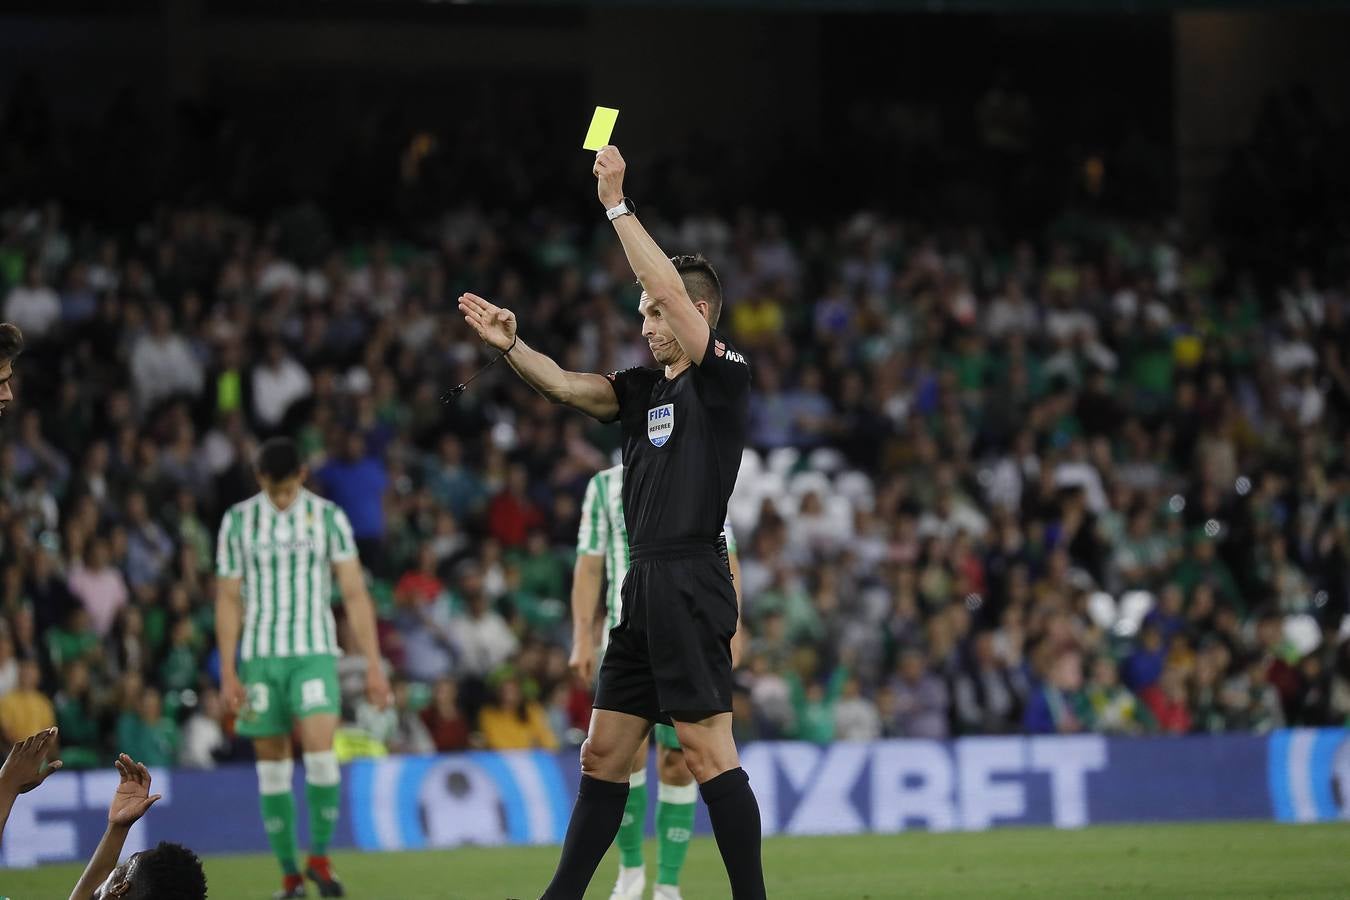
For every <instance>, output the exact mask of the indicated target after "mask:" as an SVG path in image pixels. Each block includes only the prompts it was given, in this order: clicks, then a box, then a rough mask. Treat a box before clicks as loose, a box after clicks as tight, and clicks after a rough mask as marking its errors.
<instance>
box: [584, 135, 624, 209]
mask: <svg viewBox="0 0 1350 900" xmlns="http://www.w3.org/2000/svg"><path fill="white" fill-rule="evenodd" d="M627 169H628V164H627V163H626V162H624V161H623V155H622V154H621V153H619V148H618V147H613V146H610V147H601V148H600V151H599V152H598V153H596V154H595V166H594V168H592V169H591V172H592V173H594V175H595V179H596V185H595V190H596V193H597V194H598V195H599V196H600V203H601V205H602V206H604V207H605V209H611V208H612V207H615V206H618V205H619V204H620V203H622V202H623V173H624V172H625V171H627Z"/></svg>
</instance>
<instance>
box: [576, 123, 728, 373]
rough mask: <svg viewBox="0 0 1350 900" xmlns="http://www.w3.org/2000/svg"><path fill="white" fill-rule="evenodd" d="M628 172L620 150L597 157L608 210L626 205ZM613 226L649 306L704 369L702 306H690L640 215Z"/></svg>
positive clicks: (705, 337) (705, 328) (598, 179)
mask: <svg viewBox="0 0 1350 900" xmlns="http://www.w3.org/2000/svg"><path fill="white" fill-rule="evenodd" d="M626 169H627V164H626V163H625V162H624V161H623V156H622V155H620V153H619V148H618V147H602V148H600V152H599V153H597V154H595V168H594V169H593V171H594V173H595V179H596V192H597V193H598V194H599V195H600V203H601V204H602V205H604V207H605V208H606V209H609V208H612V207H616V206H618V205H619V204H621V203H623V202H624V198H623V174H624V172H625V171H626ZM630 209H631V207H630ZM613 222H614V230H615V231H616V232H617V233H618V235H619V240H620V241H621V242H622V243H623V252H624V253H625V254H627V256H628V265H630V266H632V268H633V274H634V275H636V276H637V280H638V281H639V282H641V283H642V290H643V291H645V292H646V294H647V296H646V298H645V300H644V302H645V304H646V305H648V306H650V307H653V311H654V312H655V311H658V310H659V312H660V315H661V316H662V317H664V318H665V320H666V321H667V322H668V323H670V330H671V332H672V333H673V334H674V335H675V340H676V341H677V342H678V343H679V345H680V349H681V350H683V351H684V352H685V354H686V355H687V356H688V357H689V359H690V360H691V361H692V362H693V363H694V365H696V366H697V365H700V364H701V363H702V362H703V354H704V353H705V352H706V351H707V349H708V331H709V329H708V322H707V319H706V318H705V317H704V313H703V312H702V311H700V310H699V308H698V305H697V304H695V303H692V302H690V299H689V292H688V291H687V290H686V289H685V286H684V279H682V278H681V277H680V273H679V272H678V271H676V269H675V264H674V263H672V262H671V261H670V258H669V257H668V256H666V254H665V253H663V252H662V250H661V248H660V247H658V246H657V245H656V241H654V240H652V236H651V235H650V234H648V233H647V229H645V228H643V227H642V223H641V222H639V221H638V220H637V216H636V215H631V214H630V215H621V216H619V217H617V218H615V219H614V220H613Z"/></svg>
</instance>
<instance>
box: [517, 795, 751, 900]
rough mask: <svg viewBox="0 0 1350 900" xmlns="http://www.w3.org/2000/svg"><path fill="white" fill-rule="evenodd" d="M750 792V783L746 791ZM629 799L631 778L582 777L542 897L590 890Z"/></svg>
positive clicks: (558, 898) (565, 897)
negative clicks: (553, 868)
mask: <svg viewBox="0 0 1350 900" xmlns="http://www.w3.org/2000/svg"><path fill="white" fill-rule="evenodd" d="M736 771H738V772H739V771H740V769H737V770H736ZM727 774H728V775H730V774H731V773H730V772H728V773H727ZM722 777H726V776H722ZM742 777H744V775H742ZM714 780H717V779H714ZM749 792H750V789H749V786H748V785H747V786H746V793H747V794H748V793H749ZM627 801H628V782H627V781H622V782H615V781H600V780H599V779H597V778H592V777H591V776H589V775H582V776H581V786H580V787H579V788H578V789H577V803H576V806H574V807H572V820H571V821H570V822H568V823H567V837H565V838H564V839H563V849H562V858H561V859H559V860H558V868H557V870H556V871H555V872H554V873H553V880H552V881H550V882H549V884H548V888H547V890H545V891H544V896H543V897H542V898H541V900H581V898H582V895H583V894H585V893H586V886H587V885H588V884H590V883H591V877H592V876H593V875H595V869H596V866H598V865H600V860H601V859H602V858H603V857H604V855H605V851H606V850H608V849H609V845H610V844H612V843H614V835H616V834H617V833H618V831H619V823H620V822H622V821H623V807H624V804H625V803H626V802H627ZM754 803H755V798H754V797H753V796H751V798H750V805H751V806H752V807H754ZM754 812H755V861H756V863H758V861H759V809H758V808H755V810H754ZM732 883H733V884H734V883H735V882H734V881H733V882H732ZM736 896H737V897H739V896H740V895H739V894H737V895H736ZM746 896H751V895H749V894H747V895H746ZM758 896H760V897H762V896H764V888H763V887H761V888H760V889H759V894H758Z"/></svg>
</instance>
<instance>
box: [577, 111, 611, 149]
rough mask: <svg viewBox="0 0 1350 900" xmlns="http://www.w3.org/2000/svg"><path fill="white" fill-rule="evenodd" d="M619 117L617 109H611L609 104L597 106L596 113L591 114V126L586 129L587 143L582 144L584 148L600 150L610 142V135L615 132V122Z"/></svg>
mask: <svg viewBox="0 0 1350 900" xmlns="http://www.w3.org/2000/svg"><path fill="white" fill-rule="evenodd" d="M618 118H619V111H618V110H617V109H610V108H609V107H608V106H597V107H596V108H595V115H593V116H591V127H590V128H589V129H588V130H587V131H586V143H584V144H582V145H581V149H583V150H599V149H600V148H601V147H603V146H605V145H606V144H608V143H609V136H610V135H611V134H613V133H614V123H615V121H617V120H618Z"/></svg>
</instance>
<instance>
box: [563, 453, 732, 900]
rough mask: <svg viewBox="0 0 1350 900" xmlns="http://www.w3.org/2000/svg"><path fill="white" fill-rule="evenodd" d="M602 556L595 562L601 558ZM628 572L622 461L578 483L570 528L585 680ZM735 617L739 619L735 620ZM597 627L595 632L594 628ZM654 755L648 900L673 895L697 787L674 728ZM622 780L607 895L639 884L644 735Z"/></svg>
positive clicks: (627, 892)
mask: <svg viewBox="0 0 1350 900" xmlns="http://www.w3.org/2000/svg"><path fill="white" fill-rule="evenodd" d="M722 535H723V537H724V538H725V539H726V549H727V565H728V566H729V567H730V568H731V575H732V580H733V585H734V586H735V589H736V605H737V607H738V608H739V606H740V602H741V564H740V560H739V558H738V557H737V555H736V537H735V535H734V534H732V531H731V523H730V522H726V523H725V524H724V525H723V526H722ZM602 560H603V562H602ZM627 574H628V528H627V525H626V524H625V522H624V515H623V466H621V465H619V466H613V467H611V468H608V469H605V470H604V471H601V472H597V473H595V475H594V476H592V477H591V480H590V482H589V483H588V484H587V485H586V496H585V499H584V500H582V504H581V527H580V529H579V534H578V535H577V561H576V566H575V568H574V569H573V572H572V658H571V665H572V671H574V672H576V673H577V674H578V675H579V676H581V678H582V679H584V680H585V681H586V682H587V683H588V684H589V683H590V682H591V680H592V679H593V678H594V676H595V671H596V664H597V656H598V654H597V653H596V645H597V644H598V645H599V648H600V652H601V653H603V652H604V649H605V647H606V646H607V645H608V643H609V630H610V629H611V628H613V627H615V626H616V625H618V624H619V618H620V616H621V614H622V612H623V608H622V607H623V600H622V598H621V588H622V587H623V579H624V576H625V575H627ZM602 575H603V578H604V582H605V592H604V619H603V620H602V621H601V622H596V615H595V614H596V611H597V608H598V606H599V603H598V600H599V599H600V585H601V576H602ZM738 624H739V623H738ZM597 629H599V632H600V633H599V638H598V639H597V637H596V631H597ZM743 646H744V631H743V629H741V628H740V627H737V629H736V636H735V637H734V638H733V639H732V642H731V655H732V664H733V665H735V664H736V663H737V662H739V660H740V656H741V648H742V647H743ZM654 733H655V735H656V742H657V744H658V745H660V747H661V750H660V753H659V758H658V759H657V764H658V769H659V774H660V778H661V786H660V790H659V793H658V794H657V806H656V846H657V882H656V888H655V890H654V893H653V894H652V898H653V900H679V897H680V888H679V884H680V870H681V869H682V868H683V866H684V857H685V853H686V852H687V851H688V848H689V837H690V835H691V834H692V833H693V830H694V801H695V799H697V797H698V786H697V785H695V784H694V775H693V773H692V772H690V771H689V766H688V765H686V764H685V761H684V752H683V751H682V750H681V748H680V741H679V738H677V737H676V735H675V729H674V728H672V727H671V726H669V725H661V724H657V725H656V726H655V728H654ZM632 773H633V774H632V775H631V776H630V777H629V779H628V802H627V805H626V806H625V807H624V811H623V823H622V824H621V825H620V826H619V836H618V839H617V840H618V844H619V851H620V857H621V858H620V862H619V880H618V882H617V883H616V884H615V885H614V893H613V894H611V895H610V900H640V898H641V897H642V892H643V890H644V888H645V886H646V880H647V878H646V870H645V867H644V863H643V858H642V824H643V822H644V820H645V819H646V817H647V742H646V741H643V742H642V746H641V747H640V748H638V752H637V754H636V755H635V756H634V757H633V768H632Z"/></svg>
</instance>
